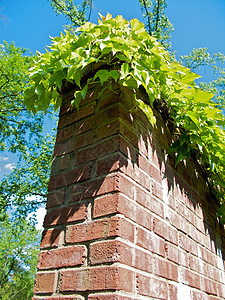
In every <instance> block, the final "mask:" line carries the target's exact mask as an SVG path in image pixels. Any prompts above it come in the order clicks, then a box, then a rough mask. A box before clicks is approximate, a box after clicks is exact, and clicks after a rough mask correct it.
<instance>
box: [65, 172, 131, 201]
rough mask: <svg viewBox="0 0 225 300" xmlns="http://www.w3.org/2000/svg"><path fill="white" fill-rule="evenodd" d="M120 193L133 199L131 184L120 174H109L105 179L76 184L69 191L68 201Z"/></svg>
mask: <svg viewBox="0 0 225 300" xmlns="http://www.w3.org/2000/svg"><path fill="white" fill-rule="evenodd" d="M116 191H117V192H121V193H123V194H125V195H126V196H128V197H130V198H131V199H133V194H134V186H133V183H132V182H131V181H130V180H129V179H127V178H126V177H124V176H123V175H122V174H119V173H116V174H115V175H114V174H110V175H109V176H107V177H104V178H99V179H94V180H90V181H87V182H85V183H81V184H76V185H75V186H73V187H72V188H71V189H70V196H69V197H70V201H81V200H83V199H87V198H91V197H94V196H100V195H104V194H107V193H111V192H116Z"/></svg>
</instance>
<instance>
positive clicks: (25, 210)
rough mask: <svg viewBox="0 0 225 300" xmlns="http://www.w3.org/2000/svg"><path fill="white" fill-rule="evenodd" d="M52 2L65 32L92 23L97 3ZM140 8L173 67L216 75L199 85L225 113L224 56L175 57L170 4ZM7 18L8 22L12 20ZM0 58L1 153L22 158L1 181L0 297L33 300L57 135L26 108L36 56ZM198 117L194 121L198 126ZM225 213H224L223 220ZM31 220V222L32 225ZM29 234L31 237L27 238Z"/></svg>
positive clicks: (5, 52)
mask: <svg viewBox="0 0 225 300" xmlns="http://www.w3.org/2000/svg"><path fill="white" fill-rule="evenodd" d="M46 2H47V1H46ZM48 2H49V5H50V4H51V5H52V8H53V10H54V12H55V13H56V14H58V15H60V14H61V15H63V16H65V17H66V18H67V20H68V23H67V25H66V29H67V30H69V31H71V30H74V28H77V27H79V26H81V25H82V24H84V23H85V22H86V21H88V20H91V19H92V13H93V10H94V4H95V1H94V0H93V1H91V0H84V1H79V2H78V1H75V0H74V1H73V0H51V1H50V0H48ZM137 2H138V3H139V7H140V11H142V14H143V19H144V21H145V25H146V30H147V31H148V33H149V34H150V35H151V36H153V37H156V38H157V39H158V41H160V42H161V43H162V44H163V45H164V47H165V48H166V49H168V50H169V51H170V54H169V57H170V59H171V61H177V62H181V63H182V64H183V65H185V66H187V67H188V68H190V69H191V70H194V71H196V70H197V69H198V68H202V67H204V68H210V69H211V70H212V72H211V74H212V76H211V77H212V80H211V81H210V82H200V81H199V80H198V84H199V85H200V86H201V87H202V88H203V89H204V90H206V91H209V92H213V93H214V94H215V97H214V101H215V102H216V104H217V108H222V109H224V105H225V98H224V97H225V92H224V91H225V86H224V85H225V77H224V67H223V64H224V61H225V56H224V54H223V53H220V52H219V53H215V54H213V55H211V54H210V53H209V52H208V50H207V48H199V49H193V50H192V51H191V52H190V54H188V55H183V56H181V57H176V54H175V53H173V52H172V51H171V49H172V48H171V39H170V36H171V34H172V30H173V26H172V24H171V22H170V21H169V19H168V17H167V15H166V7H167V1H166V0H153V1H149V0H139V1H137ZM121 14H123V12H121ZM2 15H4V12H3V14H2ZM3 17H4V19H5V18H7V15H6V16H3ZM0 57H1V59H0V66H1V68H0V72H1V77H0V100H1V101H0V129H1V130H0V151H1V153H3V154H4V153H5V151H7V152H6V153H9V152H13V153H16V155H17V156H18V160H17V161H18V162H17V164H16V165H15V167H14V169H13V170H12V172H11V174H9V175H8V176H5V177H4V178H1V182H0V226H1V228H2V237H1V240H2V241H4V242H2V243H0V257H1V261H2V264H1V265H0V294H1V296H0V297H2V298H1V299H30V298H31V295H32V284H33V279H34V273H35V266H36V259H37V257H36V254H37V251H38V250H37V249H38V241H39V238H40V236H39V232H38V231H36V229H35V228H34V226H33V225H34V223H35V221H34V219H32V218H31V217H30V216H31V215H30V213H31V212H32V211H36V209H37V208H38V207H39V206H40V205H41V204H43V203H45V199H46V194H47V184H48V178H49V172H50V165H51V155H52V150H53V145H54V133H53V134H51V135H48V136H46V134H45V132H44V129H43V128H44V123H43V122H44V120H46V117H45V119H44V114H43V113H40V112H39V113H37V114H36V115H35V116H33V115H32V114H30V113H29V112H28V111H27V110H26V109H25V106H24V105H23V91H24V89H25V87H27V86H28V85H29V78H28V77H27V71H28V69H29V68H30V67H32V65H33V61H34V60H37V56H36V55H35V56H34V55H32V54H31V53H29V52H28V51H27V50H25V49H23V48H20V47H17V46H16V45H15V44H13V43H11V44H7V43H3V44H2V45H1V47H0ZM124 71H125V69H124ZM100 79H101V78H100ZM50 115H54V109H53V107H51V106H50V107H49V108H48V110H47V118H48V117H49V116H50ZM194 117H195V116H192V119H193V120H195V119H194ZM189 118H190V116H189ZM53 124H55V123H54V121H53ZM53 126H55V125H53ZM196 126H197V125H196ZM184 140H185V139H184ZM184 144H185V143H184ZM175 146H176V145H175ZM178 146H182V145H178ZM175 150H176V149H175ZM7 155H8V154H7ZM223 209H224V208H223V207H222V213H223V215H224V212H223ZM27 217H30V221H29V222H28V221H27ZM222 221H224V220H223V219H222ZM21 225H22V226H21ZM24 228H25V230H26V232H27V235H26V236H23V233H24ZM6 236H7V238H6ZM10 242H11V245H10V247H9V243H10ZM30 245H33V246H32V247H31V246H30ZM31 248H32V249H31ZM7 249H8V250H7ZM10 249H12V250H10ZM13 249H14V250H13ZM31 250H32V251H33V252H32V251H31ZM28 254H29V257H30V259H28ZM16 274H17V275H16ZM24 282H26V284H24Z"/></svg>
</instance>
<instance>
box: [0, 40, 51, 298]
mask: <svg viewBox="0 0 225 300" xmlns="http://www.w3.org/2000/svg"><path fill="white" fill-rule="evenodd" d="M34 59H35V56H33V55H31V53H29V52H28V51H27V50H26V49H23V48H20V47H16V46H15V45H14V44H13V43H11V44H7V43H6V42H5V43H4V44H3V45H0V152H4V151H7V152H12V153H15V154H16V155H17V157H18V162H17V164H16V166H15V167H14V169H13V171H12V173H11V174H9V175H8V176H5V177H4V178H3V179H2V180H1V182H0V295H1V296H0V299H4V300H5V299H31V297H32V289H33V285H34V274H35V270H36V264H37V254H38V252H39V243H40V233H39V232H38V231H37V230H36V229H35V227H34V224H35V220H33V219H32V220H31V217H30V216H31V215H30V213H31V212H33V211H35V210H36V209H37V208H38V207H39V206H40V204H42V203H45V201H46V194H47V184H48V180H49V173H50V165H51V157H52V150H53V144H54V134H53V135H51V136H47V137H46V136H45V135H44V134H43V123H44V113H39V114H36V115H35V116H34V115H33V114H32V113H29V112H28V111H27V110H26V109H25V106H24V104H23V91H24V89H25V87H27V85H28V81H29V79H28V76H27V72H28V69H29V68H30V67H31V66H32V64H33V60H34ZM51 112H52V110H51V111H48V112H47V113H48V115H50V113H51ZM27 218H30V220H29V221H27Z"/></svg>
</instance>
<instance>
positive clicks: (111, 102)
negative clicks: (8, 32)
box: [33, 85, 225, 300]
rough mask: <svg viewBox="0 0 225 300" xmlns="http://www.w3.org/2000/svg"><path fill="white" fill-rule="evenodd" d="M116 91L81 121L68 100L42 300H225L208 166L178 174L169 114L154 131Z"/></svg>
mask: <svg viewBox="0 0 225 300" xmlns="http://www.w3.org/2000/svg"><path fill="white" fill-rule="evenodd" d="M114 88H115V91H117V93H112V92H111V91H104V97H103V98H102V99H101V100H97V91H96V90H92V91H90V92H89V94H88V96H87V98H86V99H85V100H84V101H82V103H81V108H80V111H79V113H78V112H77V111H76V110H73V111H70V109H69V108H70V104H69V101H67V100H68V99H69V97H70V96H69V95H71V97H73V93H72V92H71V94H68V96H65V99H64V102H63V105H62V108H61V112H60V119H59V125H58V133H57V139H56V145H55V150H54V155H53V164H52V172H51V178H50V182H49V189H48V190H49V193H48V199H47V213H46V217H45V221H44V227H45V229H44V231H43V235H42V241H41V245H40V248H41V252H40V255H39V261H38V265H37V268H38V272H37V274H36V283H35V288H34V298H33V300H40V299H52V300H84V299H89V300H144V299H146V300H147V299H164V300H181V299H183V297H186V298H187V299H188V300H222V299H225V284H224V283H225V282H224V278H225V272H224V257H225V231H224V229H223V228H222V227H221V226H219V224H218V223H217V220H216V213H217V209H218V204H217V203H216V202H215V200H214V199H213V197H211V195H210V193H209V190H208V188H207V186H206V184H205V180H204V178H203V177H202V175H201V171H200V170H199V167H198V166H197V165H196V163H195V162H194V160H189V161H188V162H187V163H186V165H185V164H182V163H181V164H180V165H178V166H177V167H176V168H175V163H174V161H175V160H174V157H172V156H168V157H166V156H165V147H168V145H169V143H170V132H169V130H168V128H167V127H166V126H165V123H164V121H163V120H162V118H161V116H160V114H159V113H158V112H156V114H157V126H156V127H155V128H152V127H151V125H150V124H149V123H148V120H147V119H146V118H145V115H144V114H143V113H142V112H140V111H137V110H134V111H133V110H132V108H133V107H134V103H131V102H132V101H130V99H129V96H128V95H129V93H131V92H132V91H126V96H121V95H124V93H123V91H122V92H121V90H120V89H119V88H118V86H116V85H115V87H114ZM163 132H164V133H163ZM186 298H185V299H186Z"/></svg>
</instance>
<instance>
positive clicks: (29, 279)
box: [0, 219, 40, 300]
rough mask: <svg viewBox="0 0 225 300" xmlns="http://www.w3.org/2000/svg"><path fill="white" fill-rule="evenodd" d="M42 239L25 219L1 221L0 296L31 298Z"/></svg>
mask: <svg viewBox="0 0 225 300" xmlns="http://www.w3.org/2000/svg"><path fill="white" fill-rule="evenodd" d="M39 243H40V233H39V232H38V231H37V230H36V229H35V228H34V227H32V226H31V225H29V224H28V223H27V222H26V221H25V220H23V221H21V220H15V221H14V222H12V221H9V219H6V220H5V221H4V222H0V299H2V300H7V299H8V300H9V299H18V300H19V299H24V300H25V299H27V300H28V299H31V297H32V295H33V291H32V289H33V285H34V276H35V272H36V264H37V257H38V252H39V247H38V246H39Z"/></svg>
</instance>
